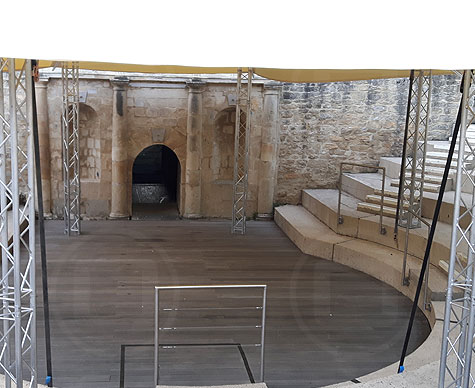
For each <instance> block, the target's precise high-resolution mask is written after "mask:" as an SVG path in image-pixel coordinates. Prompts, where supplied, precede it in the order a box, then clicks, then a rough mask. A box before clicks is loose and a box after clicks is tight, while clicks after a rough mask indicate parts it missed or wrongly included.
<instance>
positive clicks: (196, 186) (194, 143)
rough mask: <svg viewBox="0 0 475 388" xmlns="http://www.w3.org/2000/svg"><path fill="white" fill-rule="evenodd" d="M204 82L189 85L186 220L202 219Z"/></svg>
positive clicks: (194, 82)
mask: <svg viewBox="0 0 475 388" xmlns="http://www.w3.org/2000/svg"><path fill="white" fill-rule="evenodd" d="M204 84H205V83H204V82H201V81H193V82H189V83H188V120H187V124H186V171H185V206H184V211H183V213H184V214H183V216H184V217H185V218H199V217H201V132H202V129H203V88H202V87H203V86H204Z"/></svg>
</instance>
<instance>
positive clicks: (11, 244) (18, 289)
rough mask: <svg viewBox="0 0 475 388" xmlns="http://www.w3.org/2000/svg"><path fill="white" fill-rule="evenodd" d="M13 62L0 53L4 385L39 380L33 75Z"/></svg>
mask: <svg viewBox="0 0 475 388" xmlns="http://www.w3.org/2000/svg"><path fill="white" fill-rule="evenodd" d="M15 65H16V66H19V64H18V61H16V60H15V59H8V60H7V59H5V58H0V77H1V78H0V205H1V209H0V248H1V255H2V280H1V283H0V288H1V293H0V299H1V308H2V313H1V314H0V320H1V321H2V324H1V325H0V331H1V336H0V372H1V373H2V374H4V375H5V387H7V388H9V387H11V386H12V385H13V386H15V387H23V381H24V380H29V381H30V382H29V384H28V386H30V387H36V386H37V365H36V305H35V203H34V202H35V196H34V190H35V189H34V183H35V176H34V149H33V132H32V125H33V124H32V123H33V109H32V90H33V80H32V71H31V61H30V60H25V61H22V68H21V69H20V70H19V71H15ZM7 70H8V88H7V89H5V88H4V86H5V85H6V82H5V81H6V78H5V75H6V71H7ZM7 94H8V97H7Z"/></svg>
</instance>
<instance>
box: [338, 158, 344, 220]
mask: <svg viewBox="0 0 475 388" xmlns="http://www.w3.org/2000/svg"><path fill="white" fill-rule="evenodd" d="M343 164H345V163H344V162H341V163H340V175H339V177H338V212H337V221H338V224H340V225H341V224H343V217H342V216H341V182H342V175H343V171H342V170H343Z"/></svg>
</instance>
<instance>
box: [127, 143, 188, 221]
mask: <svg viewBox="0 0 475 388" xmlns="http://www.w3.org/2000/svg"><path fill="white" fill-rule="evenodd" d="M179 177H180V163H179V161H178V158H177V156H176V155H175V153H174V152H173V151H172V150H171V149H170V148H168V147H167V146H164V145H161V144H156V145H152V146H150V147H147V148H145V149H144V150H143V151H142V152H140V154H138V156H137V157H136V159H135V161H134V165H133V168H132V213H133V215H134V217H136V218H151V217H153V216H154V215H155V216H156V215H158V216H173V217H176V216H177V215H178V204H177V200H178V197H179V193H178V191H179Z"/></svg>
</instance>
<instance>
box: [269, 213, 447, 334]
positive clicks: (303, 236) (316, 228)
mask: <svg viewBox="0 0 475 388" xmlns="http://www.w3.org/2000/svg"><path fill="white" fill-rule="evenodd" d="M274 220H275V222H276V224H277V225H278V226H279V227H280V228H281V229H282V230H283V231H284V233H285V234H286V235H287V236H288V237H289V238H290V240H292V242H294V244H295V245H297V247H298V248H299V249H300V250H301V251H302V252H304V253H306V254H309V255H312V256H317V257H319V258H323V259H326V260H331V261H335V262H338V263H340V264H344V265H346V266H348V267H351V268H354V269H356V270H358V271H361V272H364V273H367V274H368V275H370V276H373V277H374V278H376V279H379V280H381V281H383V282H385V283H387V284H389V285H390V286H392V287H393V288H395V289H396V290H398V291H399V292H401V293H402V294H404V295H406V296H407V297H408V298H410V299H413V298H414V293H415V286H416V281H415V279H413V281H412V282H411V285H410V286H409V287H407V286H403V285H402V282H401V278H402V273H401V271H402V266H401V263H402V257H403V256H402V255H403V254H402V253H401V252H400V251H398V250H396V249H393V248H389V247H386V246H384V245H381V244H377V243H373V242H370V241H365V240H361V239H357V238H351V237H345V236H340V235H339V234H337V233H335V232H334V231H332V230H331V229H330V228H328V227H327V226H326V225H324V224H323V223H322V222H321V221H319V220H318V219H317V218H315V217H314V216H312V215H311V214H310V213H309V212H308V211H307V210H306V209H304V208H303V207H302V206H294V205H285V206H281V207H277V208H276V209H275V217H274ZM408 268H409V269H411V271H412V272H413V273H418V272H419V270H420V260H419V259H418V258H415V257H413V256H408ZM434 269H435V268H432V271H431V276H430V277H429V294H430V295H434V294H435V295H440V294H443V293H444V291H445V287H446V283H447V280H446V278H445V277H444V276H443V274H442V273H441V272H440V271H435V270H434ZM421 310H422V311H423V312H424V314H425V315H426V317H427V319H428V320H429V323H430V325H431V326H433V325H434V324H435V318H434V313H433V311H432V310H431V311H427V310H426V309H421Z"/></svg>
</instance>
